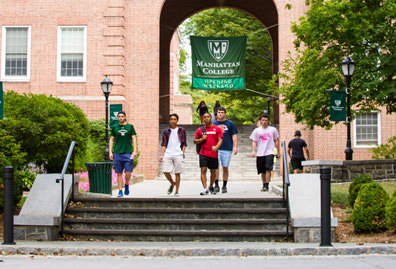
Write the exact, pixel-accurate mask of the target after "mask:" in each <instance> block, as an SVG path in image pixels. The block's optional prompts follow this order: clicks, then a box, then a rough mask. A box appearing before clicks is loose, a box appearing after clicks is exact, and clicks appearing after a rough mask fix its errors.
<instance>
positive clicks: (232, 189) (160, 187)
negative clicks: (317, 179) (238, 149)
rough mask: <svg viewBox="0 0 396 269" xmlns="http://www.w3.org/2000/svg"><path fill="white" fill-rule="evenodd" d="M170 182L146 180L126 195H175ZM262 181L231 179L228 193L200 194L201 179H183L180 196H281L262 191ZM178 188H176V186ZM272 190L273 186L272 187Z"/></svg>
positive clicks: (134, 196)
mask: <svg viewBox="0 0 396 269" xmlns="http://www.w3.org/2000/svg"><path fill="white" fill-rule="evenodd" d="M222 184H223V183H222V182H220V183H219V185H220V188H221V187H222ZM279 184H281V182H280V181H279V180H276V181H274V182H271V186H273V187H274V186H275V185H279ZM169 186H170V183H169V182H168V181H167V180H165V179H154V180H144V181H143V182H140V183H137V184H133V185H132V184H131V185H130V188H129V189H130V194H129V196H124V197H128V198H149V197H157V198H163V197H174V195H173V194H174V192H175V190H174V191H173V194H172V195H168V194H167V192H168V188H169ZM261 188H262V183H261V181H251V180H239V181H232V180H229V182H228V184H227V189H228V192H227V193H221V192H220V193H217V194H216V195H211V194H210V195H205V196H201V195H199V194H200V192H201V191H202V190H203V187H202V184H201V181H200V180H199V179H197V180H195V181H193V180H186V181H183V180H181V182H180V190H179V196H178V198H194V197H202V198H204V197H210V198H262V197H279V196H278V194H276V193H274V192H273V191H270V192H261V191H260V190H261ZM274 188H275V187H274ZM175 189H176V188H175ZM270 189H271V190H272V188H271V187H270ZM117 194H118V189H117V188H116V186H113V192H112V197H117Z"/></svg>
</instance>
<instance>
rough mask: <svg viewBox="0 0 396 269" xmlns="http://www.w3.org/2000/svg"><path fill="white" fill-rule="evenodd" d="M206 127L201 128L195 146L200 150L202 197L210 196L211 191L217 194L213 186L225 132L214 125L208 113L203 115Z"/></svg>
mask: <svg viewBox="0 0 396 269" xmlns="http://www.w3.org/2000/svg"><path fill="white" fill-rule="evenodd" d="M203 122H204V124H205V126H202V127H200V128H199V129H198V130H197V132H196V133H195V137H194V144H197V145H200V148H199V167H200V168H201V182H202V186H203V188H204V189H203V191H202V192H201V193H200V194H201V195H208V194H209V191H210V193H212V194H216V192H215V189H214V188H213V184H214V182H215V180H216V170H217V169H218V167H219V161H218V150H219V148H220V146H221V144H222V142H223V131H222V130H221V128H220V127H218V126H216V125H213V124H212V116H211V115H210V114H209V113H208V112H206V113H205V114H204V115H203ZM208 168H209V170H210V184H209V188H208V187H207V177H206V172H207V171H208Z"/></svg>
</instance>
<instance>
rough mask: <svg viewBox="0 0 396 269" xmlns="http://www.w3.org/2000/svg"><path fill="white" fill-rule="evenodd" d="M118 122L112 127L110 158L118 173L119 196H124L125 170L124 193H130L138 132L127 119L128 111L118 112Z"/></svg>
mask: <svg viewBox="0 0 396 269" xmlns="http://www.w3.org/2000/svg"><path fill="white" fill-rule="evenodd" d="M117 118H118V124H116V125H115V126H114V127H113V128H112V129H111V136H110V141H109V158H110V160H113V165H114V170H115V172H116V173H117V183H118V197H122V196H123V193H122V185H123V180H122V174H123V172H124V171H125V186H124V194H125V195H129V182H130V180H131V174H132V171H133V159H134V158H135V157H136V155H137V143H136V132H135V128H134V127H133V125H132V124H129V123H128V122H127V120H126V113H125V112H124V111H120V112H118V114H117Z"/></svg>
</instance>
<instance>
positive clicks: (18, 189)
mask: <svg viewBox="0 0 396 269" xmlns="http://www.w3.org/2000/svg"><path fill="white" fill-rule="evenodd" d="M5 124H6V120H0V209H2V208H3V206H4V200H3V199H4V181H3V171H4V167H5V166H13V167H14V204H15V205H16V204H17V203H18V202H19V200H20V199H21V196H22V191H23V184H22V181H21V177H20V175H19V173H18V171H19V169H21V168H22V167H23V165H24V163H25V157H26V153H24V152H22V149H21V145H20V144H19V143H17V142H16V141H15V138H14V137H13V136H12V135H10V134H9V132H8V131H7V130H6V129H5V128H4V126H5Z"/></svg>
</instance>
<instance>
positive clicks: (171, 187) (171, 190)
mask: <svg viewBox="0 0 396 269" xmlns="http://www.w3.org/2000/svg"><path fill="white" fill-rule="evenodd" d="M174 187H175V185H172V184H171V185H170V186H169V189H168V194H171V193H172V192H173V188H174Z"/></svg>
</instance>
